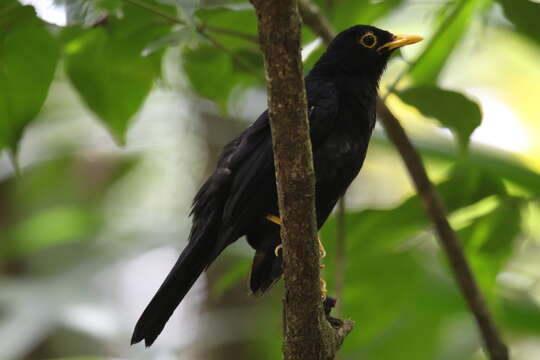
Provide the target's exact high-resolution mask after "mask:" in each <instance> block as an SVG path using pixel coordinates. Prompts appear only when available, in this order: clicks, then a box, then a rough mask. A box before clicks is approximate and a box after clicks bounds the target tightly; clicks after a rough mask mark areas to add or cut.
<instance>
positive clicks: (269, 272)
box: [249, 248, 283, 295]
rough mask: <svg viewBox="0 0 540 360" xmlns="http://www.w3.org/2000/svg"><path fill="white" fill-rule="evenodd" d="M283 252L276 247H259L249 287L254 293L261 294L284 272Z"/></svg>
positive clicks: (252, 267) (254, 259)
mask: <svg viewBox="0 0 540 360" xmlns="http://www.w3.org/2000/svg"><path fill="white" fill-rule="evenodd" d="M282 261H283V259H282V257H281V254H278V256H276V254H275V253H274V249H272V248H269V249H257V251H256V252H255V257H254V258H253V265H252V266H251V276H250V280H249V287H250V288H251V291H252V293H253V294H254V295H261V294H263V293H265V292H266V291H267V290H268V289H270V288H271V287H272V285H274V284H275V283H276V281H278V280H279V279H280V278H281V274H283V269H282V266H281V265H282Z"/></svg>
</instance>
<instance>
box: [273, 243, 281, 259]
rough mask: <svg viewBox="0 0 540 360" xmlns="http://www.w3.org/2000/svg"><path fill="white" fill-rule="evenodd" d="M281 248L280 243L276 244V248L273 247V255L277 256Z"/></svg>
mask: <svg viewBox="0 0 540 360" xmlns="http://www.w3.org/2000/svg"><path fill="white" fill-rule="evenodd" d="M282 249H283V245H282V244H279V245H278V246H276V248H275V249H274V255H276V257H278V256H279V250H282Z"/></svg>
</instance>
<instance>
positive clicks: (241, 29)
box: [196, 7, 260, 53]
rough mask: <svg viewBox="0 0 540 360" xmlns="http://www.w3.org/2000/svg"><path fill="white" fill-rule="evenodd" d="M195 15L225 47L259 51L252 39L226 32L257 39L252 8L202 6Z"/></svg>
mask: <svg viewBox="0 0 540 360" xmlns="http://www.w3.org/2000/svg"><path fill="white" fill-rule="evenodd" d="M196 16H197V18H198V19H199V22H200V25H201V26H202V27H203V28H204V29H205V31H206V32H207V33H208V34H209V35H210V36H211V37H212V38H213V39H215V40H217V41H219V43H220V44H222V45H223V46H224V47H226V48H227V49H231V50H235V49H245V48H248V49H251V50H253V51H254V52H256V53H260V50H259V48H258V45H257V44H256V43H254V42H253V41H250V40H248V39H247V38H242V37H241V36H234V35H230V34H227V32H228V31H233V32H237V33H240V34H244V35H246V36H247V37H250V38H251V39H253V40H257V39H258V32H257V16H256V15H255V11H254V10H253V8H247V9H243V8H242V9H234V8H230V7H228V8H224V7H215V8H209V9H208V8H203V9H199V10H197V12H196ZM224 30H225V31H224Z"/></svg>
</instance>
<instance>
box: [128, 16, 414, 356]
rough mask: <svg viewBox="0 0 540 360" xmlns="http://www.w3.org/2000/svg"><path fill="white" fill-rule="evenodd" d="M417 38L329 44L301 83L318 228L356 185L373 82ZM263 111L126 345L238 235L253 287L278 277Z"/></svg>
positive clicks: (227, 152)
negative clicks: (249, 252)
mask: <svg viewBox="0 0 540 360" xmlns="http://www.w3.org/2000/svg"><path fill="white" fill-rule="evenodd" d="M420 40H422V38H421V37H419V36H414V35H392V34H391V33H389V32H387V31H384V30H380V29H378V28H376V27H373V26H366V25H358V26H354V27H351V28H349V29H347V30H345V31H343V32H341V33H340V34H339V35H337V36H336V37H335V39H334V40H333V41H332V43H331V44H330V45H329V46H328V49H327V50H326V52H325V53H324V54H323V55H322V56H321V58H320V59H319V61H318V62H317V63H316V64H315V66H314V67H313V69H312V70H311V72H310V73H309V75H308V76H307V77H306V79H305V86H306V90H307V99H308V114H309V122H310V134H311V142H312V149H313V162H314V166H315V180H316V193H315V196H316V212H317V222H318V226H319V228H320V227H321V226H322V225H323V223H324V222H325V220H326V219H327V217H328V216H329V215H330V212H331V211H332V209H333V207H334V205H335V204H336V202H337V200H338V199H339V198H340V197H341V196H342V195H343V194H344V193H345V191H346V189H347V187H348V186H349V185H350V184H351V182H352V181H353V179H354V178H355V177H356V175H357V174H358V172H359V171H360V168H361V167H362V163H363V162H364V158H365V156H366V150H367V147H368V142H369V139H370V137H371V132H372V130H373V127H374V125H375V102H376V98H377V89H378V83H379V79H380V77H381V75H382V73H383V71H384V69H385V67H386V64H387V62H388V59H389V57H390V54H391V53H392V51H393V50H395V49H397V48H399V47H402V46H404V45H408V44H413V43H416V42H418V41H420ZM275 182H276V179H275V174H274V161H273V153H272V138H271V134H270V124H269V119H268V113H267V112H266V111H265V112H264V113H263V114H262V115H261V116H259V118H258V119H257V120H256V121H255V122H254V123H253V124H252V125H251V126H250V127H248V128H247V129H246V130H245V131H244V132H242V133H241V134H240V135H239V136H238V137H237V138H236V139H234V140H233V141H231V142H230V143H229V144H227V145H226V146H225V147H224V149H223V151H222V153H221V155H220V157H219V160H218V164H217V168H216V170H215V171H214V173H213V174H212V175H211V176H210V177H209V178H208V180H207V181H206V182H205V183H204V185H203V186H202V187H201V189H200V190H199V192H198V193H197V195H196V196H195V199H194V201H193V207H192V211H191V214H192V216H193V226H192V228H191V233H190V235H189V242H188V245H187V246H186V248H185V249H184V251H183V252H182V254H181V255H180V257H179V259H178V261H177V262H176V264H175V265H174V267H173V268H172V270H171V272H170V273H169V275H168V276H167V278H166V279H165V281H164V282H163V284H162V285H161V287H160V288H159V290H158V292H157V293H156V295H155V296H154V298H153V299H152V301H151V302H150V304H149V305H148V306H147V307H146V309H145V310H144V312H143V314H142V315H141V317H140V319H139V321H138V322H137V325H136V326H135V330H134V332H133V337H132V339H131V343H132V344H134V343H137V342H139V341H141V340H143V339H144V341H145V344H146V346H150V345H152V343H153V342H154V340H155V339H156V338H157V336H158V335H159V334H160V333H161V331H162V330H163V327H164V326H165V323H166V322H167V321H168V320H169V318H170V316H171V315H172V313H173V312H174V310H175V309H176V307H177V306H178V305H179V304H180V302H181V301H182V299H183V298H184V296H185V295H186V294H187V292H188V291H189V289H190V288H191V287H192V286H193V284H194V283H195V280H197V278H198V277H199V276H200V275H201V273H202V272H203V271H204V270H205V269H207V268H208V266H210V264H211V263H212V262H213V261H214V260H215V259H216V257H217V256H218V255H219V254H220V253H221V252H222V251H223V250H224V249H225V248H226V247H227V246H228V245H230V244H231V243H233V242H234V241H236V240H237V239H238V238H240V237H241V236H244V235H245V236H246V238H247V241H248V243H249V245H251V246H252V247H253V248H254V249H255V257H254V259H253V265H252V269H251V279H250V287H251V291H252V292H253V293H262V292H264V291H266V290H267V289H268V288H269V287H270V286H271V285H272V284H273V283H274V282H276V281H277V280H278V279H279V277H280V276H281V274H282V268H281V261H282V258H281V255H280V254H279V253H277V252H275V249H276V247H278V246H279V245H280V243H281V239H280V229H279V225H277V224H276V223H279V211H278V205H277V195H276V184H275Z"/></svg>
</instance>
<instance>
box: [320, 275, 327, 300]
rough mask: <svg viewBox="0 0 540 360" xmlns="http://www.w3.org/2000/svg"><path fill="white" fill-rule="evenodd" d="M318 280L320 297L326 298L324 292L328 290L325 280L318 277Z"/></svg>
mask: <svg viewBox="0 0 540 360" xmlns="http://www.w3.org/2000/svg"><path fill="white" fill-rule="evenodd" d="M319 281H320V284H321V297H322V298H323V299H326V294H327V293H328V291H327V290H326V281H324V280H323V279H319Z"/></svg>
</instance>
